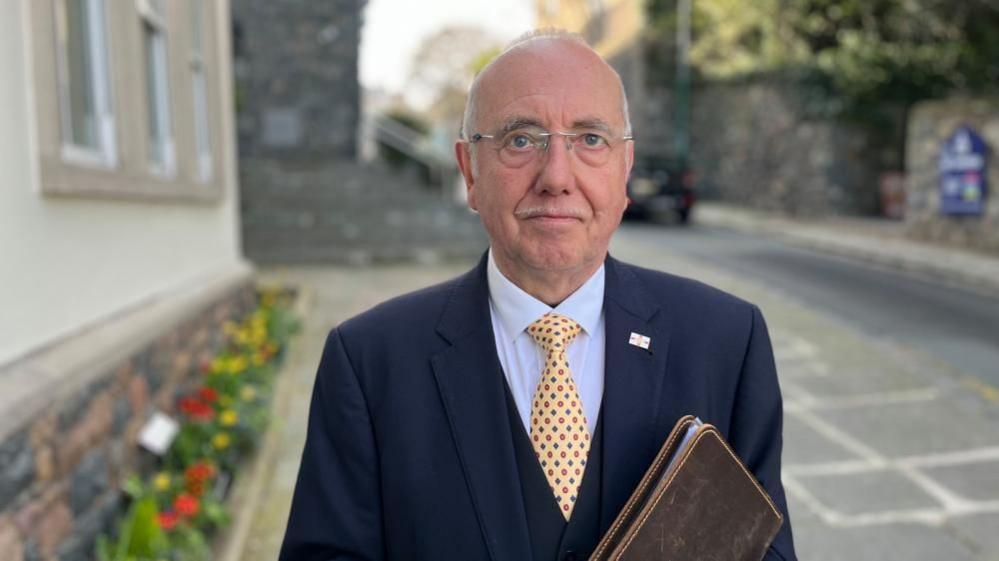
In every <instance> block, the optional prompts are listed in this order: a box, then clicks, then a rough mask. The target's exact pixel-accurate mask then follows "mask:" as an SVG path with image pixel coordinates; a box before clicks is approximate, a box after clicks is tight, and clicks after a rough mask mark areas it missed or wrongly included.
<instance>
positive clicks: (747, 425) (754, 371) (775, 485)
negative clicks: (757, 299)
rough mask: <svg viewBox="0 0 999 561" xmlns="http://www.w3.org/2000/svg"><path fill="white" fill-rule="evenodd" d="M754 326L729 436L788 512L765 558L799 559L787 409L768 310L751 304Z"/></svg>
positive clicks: (783, 510) (776, 559)
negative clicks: (787, 471)
mask: <svg viewBox="0 0 999 561" xmlns="http://www.w3.org/2000/svg"><path fill="white" fill-rule="evenodd" d="M750 329H751V331H750V335H749V343H748V344H747V346H746V354H745V357H744V358H743V363H742V372H741V374H740V378H739V384H738V389H737V393H736V396H735V403H734V409H733V414H732V426H731V430H730V435H729V438H730V442H731V444H732V448H733V449H734V450H735V452H736V453H737V454H739V456H740V457H741V458H742V459H743V461H744V462H745V463H746V467H748V468H749V469H750V471H752V472H753V474H754V475H756V478H757V479H758V480H759V481H760V483H761V484H762V485H763V487H764V488H765V489H766V491H767V493H768V494H769V495H770V497H771V498H772V499H773V501H774V504H775V505H776V506H777V508H779V509H780V511H781V513H782V514H783V516H784V523H783V525H782V526H781V528H780V530H779V531H778V532H777V535H776V536H775V537H774V540H773V542H771V544H770V549H769V550H768V551H767V554H766V556H764V558H763V559H764V561H795V560H796V559H797V557H796V556H795V553H794V542H793V539H792V535H791V518H790V516H788V512H787V500H786V498H785V496H784V486H783V484H782V483H781V480H780V466H781V447H782V430H783V415H784V410H783V404H782V400H781V393H780V385H779V384H778V382H777V368H776V366H775V364H774V354H773V348H772V346H771V344H770V336H769V335H768V333H767V326H766V322H764V320H763V314H762V313H760V310H759V308H757V307H756V306H752V325H751V328H750Z"/></svg>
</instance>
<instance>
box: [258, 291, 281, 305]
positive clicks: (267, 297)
mask: <svg viewBox="0 0 999 561" xmlns="http://www.w3.org/2000/svg"><path fill="white" fill-rule="evenodd" d="M276 300H277V294H275V293H274V292H265V293H263V295H262V296H261V297H260V305H261V306H263V307H265V308H270V307H272V306H273V305H274V303H275V301H276Z"/></svg>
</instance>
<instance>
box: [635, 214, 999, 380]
mask: <svg viewBox="0 0 999 561" xmlns="http://www.w3.org/2000/svg"><path fill="white" fill-rule="evenodd" d="M619 236H621V238H623V240H621V241H626V243H629V244H640V245H643V246H650V247H660V248H664V249H669V250H671V251H676V252H678V253H680V254H682V255H683V256H684V257H687V258H692V259H694V260H697V261H701V262H703V263H706V264H709V265H711V266H714V267H718V268H721V269H723V270H725V271H728V272H730V273H733V274H735V275H736V276H739V277H741V278H744V279H745V280H749V281H754V282H757V283H761V284H763V285H765V286H767V287H768V288H770V289H771V290H775V291H778V292H781V293H783V294H786V295H787V296H788V297H791V298H794V299H795V300H798V301H800V302H801V303H803V304H805V305H807V306H808V307H809V308H811V309H813V310H816V311H818V312H820V313H823V314H826V315H829V316H832V317H834V318H836V319H838V320H840V321H842V322H844V323H846V324H847V325H849V326H851V327H853V328H855V329H857V330H858V331H860V332H861V333H864V334H869V335H871V336H873V337H879V338H888V339H890V340H892V341H894V342H897V343H899V344H901V345H904V346H906V347H910V348H913V349H918V350H921V351H923V352H926V353H929V354H931V355H933V356H934V357H935V358H937V359H940V360H942V361H944V362H946V363H948V364H949V365H951V366H952V367H954V368H956V369H957V370H959V371H962V372H964V373H966V374H969V375H972V376H975V377H977V378H979V379H980V380H982V381H984V382H986V383H988V384H990V385H992V386H999V299H995V298H989V297H986V296H983V295H980V294H977V293H974V292H970V291H966V290H961V289H957V288H952V287H948V286H943V285H940V284H935V283H933V282H929V281H926V280H923V279H918V278H912V277H910V276H907V275H905V274H903V273H900V272H896V271H888V270H882V269H879V268H874V267H872V266H868V265H866V264H863V263H860V262H857V261H854V260H848V259H845V258H840V257H835V256H830V255H827V254H822V253H817V252H814V251H810V250H806V249H802V248H797V247H792V246H789V245H786V244H784V243H781V242H780V241H777V240H774V239H773V238H768V237H764V236H754V235H750V234H746V233H742V232H735V231H730V230H724V229H720V228H712V227H706V226H699V225H692V226H689V227H683V226H665V225H650V224H642V223H630V222H629V223H626V224H625V225H624V226H623V228H622V230H621V231H620V232H619Z"/></svg>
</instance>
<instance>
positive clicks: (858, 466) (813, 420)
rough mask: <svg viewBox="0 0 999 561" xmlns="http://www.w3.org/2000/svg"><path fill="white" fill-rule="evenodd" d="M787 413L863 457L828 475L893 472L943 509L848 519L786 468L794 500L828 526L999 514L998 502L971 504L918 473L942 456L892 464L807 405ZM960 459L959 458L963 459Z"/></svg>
mask: <svg viewBox="0 0 999 561" xmlns="http://www.w3.org/2000/svg"><path fill="white" fill-rule="evenodd" d="M807 397H808V395H807V393H806V400H805V401H806V402H807V401H808V400H807ZM785 411H787V412H788V413H790V414H791V415H793V416H794V417H796V418H797V419H798V420H800V421H801V422H803V423H805V424H806V425H808V426H809V427H810V428H811V429H812V430H814V431H815V432H817V433H819V434H820V435H822V436H824V437H825V438H827V439H829V440H831V441H832V442H834V443H836V444H838V445H839V446H841V447H843V448H845V449H846V450H848V451H850V452H852V453H853V454H855V455H856V456H859V457H860V460H859V461H851V462H839V463H838V464H827V465H826V466H825V469H826V470H827V472H830V473H832V474H849V473H864V472H871V471H887V470H890V471H894V472H896V473H898V474H899V475H901V476H902V477H904V478H906V479H908V480H909V481H911V482H912V483H913V484H915V485H916V486H917V487H919V488H920V489H921V490H922V491H923V492H925V493H926V494H927V495H930V496H931V497H933V498H934V499H935V500H936V501H937V502H938V503H940V505H941V506H942V508H941V509H914V510H898V511H885V512H880V513H865V514H862V515H858V514H851V515H845V514H842V513H839V512H837V511H835V510H833V509H831V508H829V507H826V506H825V505H823V504H822V502H821V501H819V500H818V499H817V498H816V497H815V496H814V495H812V494H811V493H809V492H808V491H807V489H806V488H805V487H804V485H803V484H802V483H801V482H800V481H799V480H797V479H795V476H796V475H797V476H799V477H800V476H801V475H802V474H801V471H800V470H801V468H799V467H797V466H789V467H787V468H785V470H784V473H786V474H787V475H788V476H789V480H790V481H791V482H792V483H791V485H790V487H789V489H788V490H789V491H791V492H794V493H795V496H796V497H797V498H799V499H800V500H801V501H802V503H804V504H805V505H806V506H808V507H809V508H810V509H811V510H812V511H813V512H814V513H815V514H816V515H818V516H820V517H821V518H822V519H823V520H825V521H826V522H827V523H829V524H834V525H843V524H847V522H846V520H849V524H851V525H873V524H881V523H886V522H899V521H907V520H911V521H921V522H925V523H931V524H939V523H941V522H942V521H943V520H945V519H946V518H947V517H949V516H956V515H962V514H969V513H980V512H993V511H997V512H999V501H990V502H976V501H971V500H968V499H966V498H964V497H961V496H959V495H957V494H956V493H953V492H952V491H950V490H949V489H947V488H945V487H944V486H942V485H941V484H939V483H937V482H936V481H935V480H933V479H932V478H931V477H929V476H928V475H926V474H925V473H922V472H921V471H919V470H918V469H917V465H918V461H921V462H923V463H928V462H930V461H931V460H933V459H938V460H939V458H934V457H933V456H942V455H940V454H938V455H923V456H918V457H917V458H918V461H917V462H916V463H913V462H912V461H910V462H908V463H906V462H902V463H899V462H898V461H896V460H890V459H888V458H886V457H884V456H882V455H881V454H879V453H878V452H877V451H876V450H874V449H873V448H871V447H869V446H867V445H866V444H864V443H863V442H861V441H860V440H858V439H856V438H854V437H852V436H850V435H849V434H847V433H846V432H844V431H842V430H840V429H839V428H838V427H835V426H833V425H832V424H831V423H828V422H826V421H824V420H823V419H821V418H820V417H818V416H817V415H815V414H813V413H812V411H811V410H809V409H808V408H807V406H804V404H798V403H790V404H786V405H785ZM990 450H991V449H990ZM967 452H968V451H965V456H964V457H972V458H974V457H985V458H991V453H992V452H991V451H990V452H988V453H982V452H981V451H979V452H978V455H977V456H976V455H974V454H969V453H967ZM957 457H958V458H960V457H961V456H957ZM953 461H955V460H954V459H953V458H952V459H951V462H953ZM812 469H813V471H812V474H817V473H818V472H819V471H820V470H819V469H815V468H814V467H813V468H812ZM796 470H797V471H796ZM792 489H793V491H792Z"/></svg>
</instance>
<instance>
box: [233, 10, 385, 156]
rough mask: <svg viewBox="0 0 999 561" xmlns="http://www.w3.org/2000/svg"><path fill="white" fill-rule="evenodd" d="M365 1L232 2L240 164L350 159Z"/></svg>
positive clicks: (353, 148) (357, 111)
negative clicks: (264, 160) (261, 159)
mask: <svg viewBox="0 0 999 561" xmlns="http://www.w3.org/2000/svg"><path fill="white" fill-rule="evenodd" d="M365 3H366V1H365V0H324V1H322V2H315V1H312V0H283V1H281V2H274V1H273V0H232V23H233V30H234V37H233V55H234V70H235V75H236V99H237V108H236V109H237V111H238V114H239V122H238V130H239V154H240V157H241V158H257V157H280V158H282V159H310V158H317V157H318V158H326V159H352V158H354V157H355V155H356V153H357V127H358V123H359V118H360V99H361V97H360V84H359V83H358V80H357V64H358V47H359V45H360V41H361V23H362V15H361V11H362V9H363V7H364V5H365Z"/></svg>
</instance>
